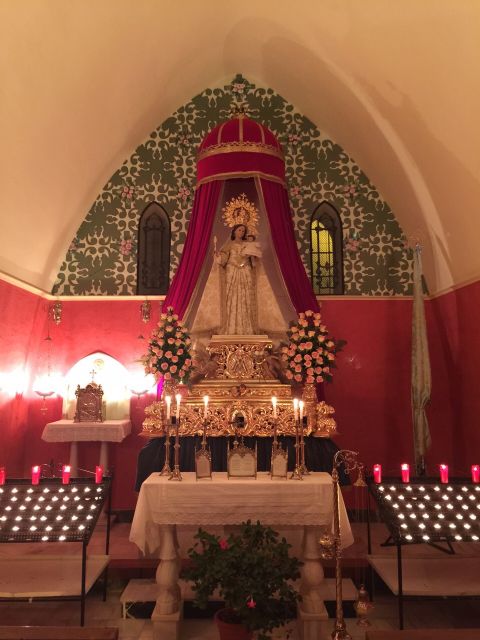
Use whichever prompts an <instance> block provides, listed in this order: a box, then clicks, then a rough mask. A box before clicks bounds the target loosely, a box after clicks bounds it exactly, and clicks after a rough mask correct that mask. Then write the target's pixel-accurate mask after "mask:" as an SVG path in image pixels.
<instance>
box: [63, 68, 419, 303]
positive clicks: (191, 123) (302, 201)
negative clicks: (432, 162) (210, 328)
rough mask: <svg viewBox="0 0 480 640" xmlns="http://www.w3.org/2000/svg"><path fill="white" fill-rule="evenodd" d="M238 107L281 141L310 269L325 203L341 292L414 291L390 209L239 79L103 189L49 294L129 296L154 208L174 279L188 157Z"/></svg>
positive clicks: (160, 134)
mask: <svg viewBox="0 0 480 640" xmlns="http://www.w3.org/2000/svg"><path fill="white" fill-rule="evenodd" d="M238 103H244V104H246V105H248V106H247V109H248V114H249V116H250V117H252V118H253V119H255V120H258V121H260V122H262V123H263V124H265V125H267V126H268V127H269V128H270V129H271V130H272V131H273V132H274V133H275V134H276V135H277V137H278V139H279V140H280V142H281V143H282V145H283V147H284V150H285V154H286V168H287V179H288V185H289V192H290V200H291V205H292V213H293V216H294V223H295V228H296V233H297V241H298V245H299V250H300V254H301V256H302V258H303V259H304V262H305V267H306V268H307V271H308V270H309V268H310V266H309V222H310V217H311V215H312V213H313V211H314V209H315V207H316V206H317V205H318V204H319V203H320V202H322V201H323V200H327V201H328V202H330V203H331V204H332V205H333V206H334V207H335V208H336V209H337V210H338V212H339V214H340V217H341V219H342V224H343V234H344V273H345V294H350V295H395V294H396V295H406V294H409V293H411V283H412V273H411V260H410V252H409V251H408V250H407V249H406V244H405V238H404V236H403V233H402V230H401V228H400V226H399V225H398V223H397V221H396V219H395V217H394V215H393V213H392V211H391V209H390V207H389V206H388V204H387V203H386V202H385V201H384V200H383V199H382V198H381V196H380V194H379V193H378V191H377V190H376V188H375V187H374V186H373V185H372V184H371V182H370V181H369V180H368V178H367V176H366V175H365V174H364V173H363V172H362V170H361V169H360V167H359V166H358V165H357V164H356V163H355V162H354V161H353V160H352V158H350V157H349V156H348V154H347V153H346V152H345V151H344V150H343V149H342V148H341V147H339V146H338V145H337V144H336V143H335V142H333V141H332V140H330V139H329V138H327V137H326V136H325V135H323V134H322V133H321V132H320V131H319V130H318V128H317V127H316V126H315V125H314V124H313V123H312V122H310V121H309V120H308V119H307V118H305V117H304V116H302V114H300V113H299V112H298V111H297V110H296V109H295V107H294V106H293V105H292V104H289V103H288V102H287V101H286V100H284V99H283V98H282V97H281V96H279V95H278V94H277V93H275V92H274V91H273V90H272V89H265V88H263V87H257V86H255V85H253V84H252V83H250V82H248V81H247V80H246V79H245V78H243V77H242V76H237V77H236V78H234V80H233V81H232V83H231V84H230V85H227V86H226V87H223V88H216V89H206V90H205V91H203V92H202V93H201V94H200V95H198V96H196V97H195V98H193V99H192V100H191V101H190V102H188V103H187V104H185V105H184V106H182V107H180V108H179V109H178V110H177V111H176V112H175V113H174V114H173V115H172V116H171V117H170V118H167V120H165V121H164V122H163V123H162V124H161V125H160V126H159V127H158V129H156V130H155V131H153V132H152V134H151V135H150V136H149V138H148V139H147V140H146V141H145V142H144V143H143V144H141V145H140V146H139V147H138V148H137V149H136V150H135V152H134V153H133V154H132V156H131V157H130V158H129V159H128V160H126V161H125V162H124V163H123V165H122V166H121V167H120V168H119V169H118V171H116V172H115V173H114V174H113V176H112V177H111V178H110V180H109V181H108V183H107V184H106V185H105V187H104V189H103V190H102V192H101V193H100V194H99V195H98V197H97V199H96V200H95V202H94V204H93V206H92V207H91V209H90V211H89V212H88V214H87V215H86V217H85V220H84V221H83V222H82V224H81V225H80V228H79V229H78V232H77V234H76V236H75V238H74V239H73V241H72V243H71V245H70V247H69V249H68V252H67V255H66V257H65V260H64V262H63V264H62V266H61V268H60V271H59V273H58V276H57V280H56V282H55V285H54V287H53V291H52V292H53V293H54V294H56V295H133V294H135V292H136V270H137V226H138V221H139V218H140V215H141V213H142V212H143V210H144V209H145V207H146V206H147V205H148V204H149V203H150V202H152V201H157V202H158V203H159V204H161V205H162V206H163V207H164V208H165V210H166V211H167V213H168V215H169V217H170V220H171V225H172V258H171V275H173V274H174V273H175V270H176V268H177V266H178V262H179V259H180V256H181V253H182V249H183V245H184V242H185V235H186V230H187V226H188V220H189V216H190V211H191V207H192V202H193V194H194V186H195V169H196V163H195V154H196V150H197V148H198V146H199V144H200V142H201V141H202V139H203V137H204V136H205V135H206V134H207V133H208V131H209V130H210V129H212V128H213V127H214V126H215V125H217V124H218V123H219V122H221V121H223V120H226V119H227V118H228V117H230V116H231V114H232V106H233V105H234V104H238Z"/></svg>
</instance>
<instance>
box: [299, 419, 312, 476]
mask: <svg viewBox="0 0 480 640" xmlns="http://www.w3.org/2000/svg"><path fill="white" fill-rule="evenodd" d="M307 420H308V418H307V416H303V418H302V420H301V421H300V472H301V474H302V476H308V475H310V471H309V470H308V469H307V465H306V464H305V427H306V426H307Z"/></svg>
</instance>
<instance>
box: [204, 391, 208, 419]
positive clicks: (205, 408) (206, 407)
mask: <svg viewBox="0 0 480 640" xmlns="http://www.w3.org/2000/svg"><path fill="white" fill-rule="evenodd" d="M203 404H204V405H205V406H204V409H203V418H204V420H206V419H207V413H208V396H203Z"/></svg>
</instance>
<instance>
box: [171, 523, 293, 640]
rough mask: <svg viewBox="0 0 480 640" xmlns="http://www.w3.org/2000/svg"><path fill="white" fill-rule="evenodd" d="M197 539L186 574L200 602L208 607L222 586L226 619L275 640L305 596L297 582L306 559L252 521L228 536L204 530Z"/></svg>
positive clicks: (261, 638)
mask: <svg viewBox="0 0 480 640" xmlns="http://www.w3.org/2000/svg"><path fill="white" fill-rule="evenodd" d="M195 539H196V541H197V542H196V543H195V545H194V546H193V547H192V548H191V549H189V551H188V555H189V557H190V560H191V564H190V566H189V568H188V569H186V571H185V572H184V574H183V577H184V578H186V579H188V580H191V581H192V582H193V591H194V593H195V604H196V605H197V606H199V607H201V608H205V607H206V606H207V604H208V599H209V596H211V595H212V594H213V593H214V592H215V591H216V590H218V592H219V594H220V597H221V599H222V600H224V602H225V606H226V610H225V611H224V612H222V613H223V615H222V616H221V619H222V620H223V622H232V623H234V624H242V625H243V626H244V627H245V628H246V629H248V630H250V631H254V632H256V635H255V638H256V639H257V640H269V638H271V632H272V631H273V629H275V628H276V627H281V626H283V625H284V624H285V623H286V622H288V621H289V620H292V619H293V618H295V616H296V605H297V602H298V600H299V599H300V596H299V594H298V593H297V591H296V590H295V589H294V587H293V586H292V581H295V580H297V579H298V578H299V577H300V566H301V563H300V562H299V561H298V560H297V559H296V558H291V557H290V556H289V548H290V545H289V544H288V543H287V541H286V540H285V538H281V539H279V535H278V533H277V532H276V531H274V530H273V529H271V528H270V527H266V526H264V525H262V524H260V523H259V522H257V523H256V524H252V523H251V522H250V521H248V522H244V523H243V524H242V525H241V527H240V529H239V531H238V533H232V534H230V535H229V536H228V538H227V539H226V540H225V539H224V538H219V537H218V536H215V535H212V534H211V533H207V532H206V531H204V530H203V529H199V530H198V533H197V534H196V535H195Z"/></svg>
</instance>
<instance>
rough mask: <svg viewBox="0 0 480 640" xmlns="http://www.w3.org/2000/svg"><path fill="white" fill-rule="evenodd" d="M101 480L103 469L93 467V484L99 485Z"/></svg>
mask: <svg viewBox="0 0 480 640" xmlns="http://www.w3.org/2000/svg"><path fill="white" fill-rule="evenodd" d="M102 480H103V467H101V466H97V467H95V483H96V484H100V483H101V482H102Z"/></svg>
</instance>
